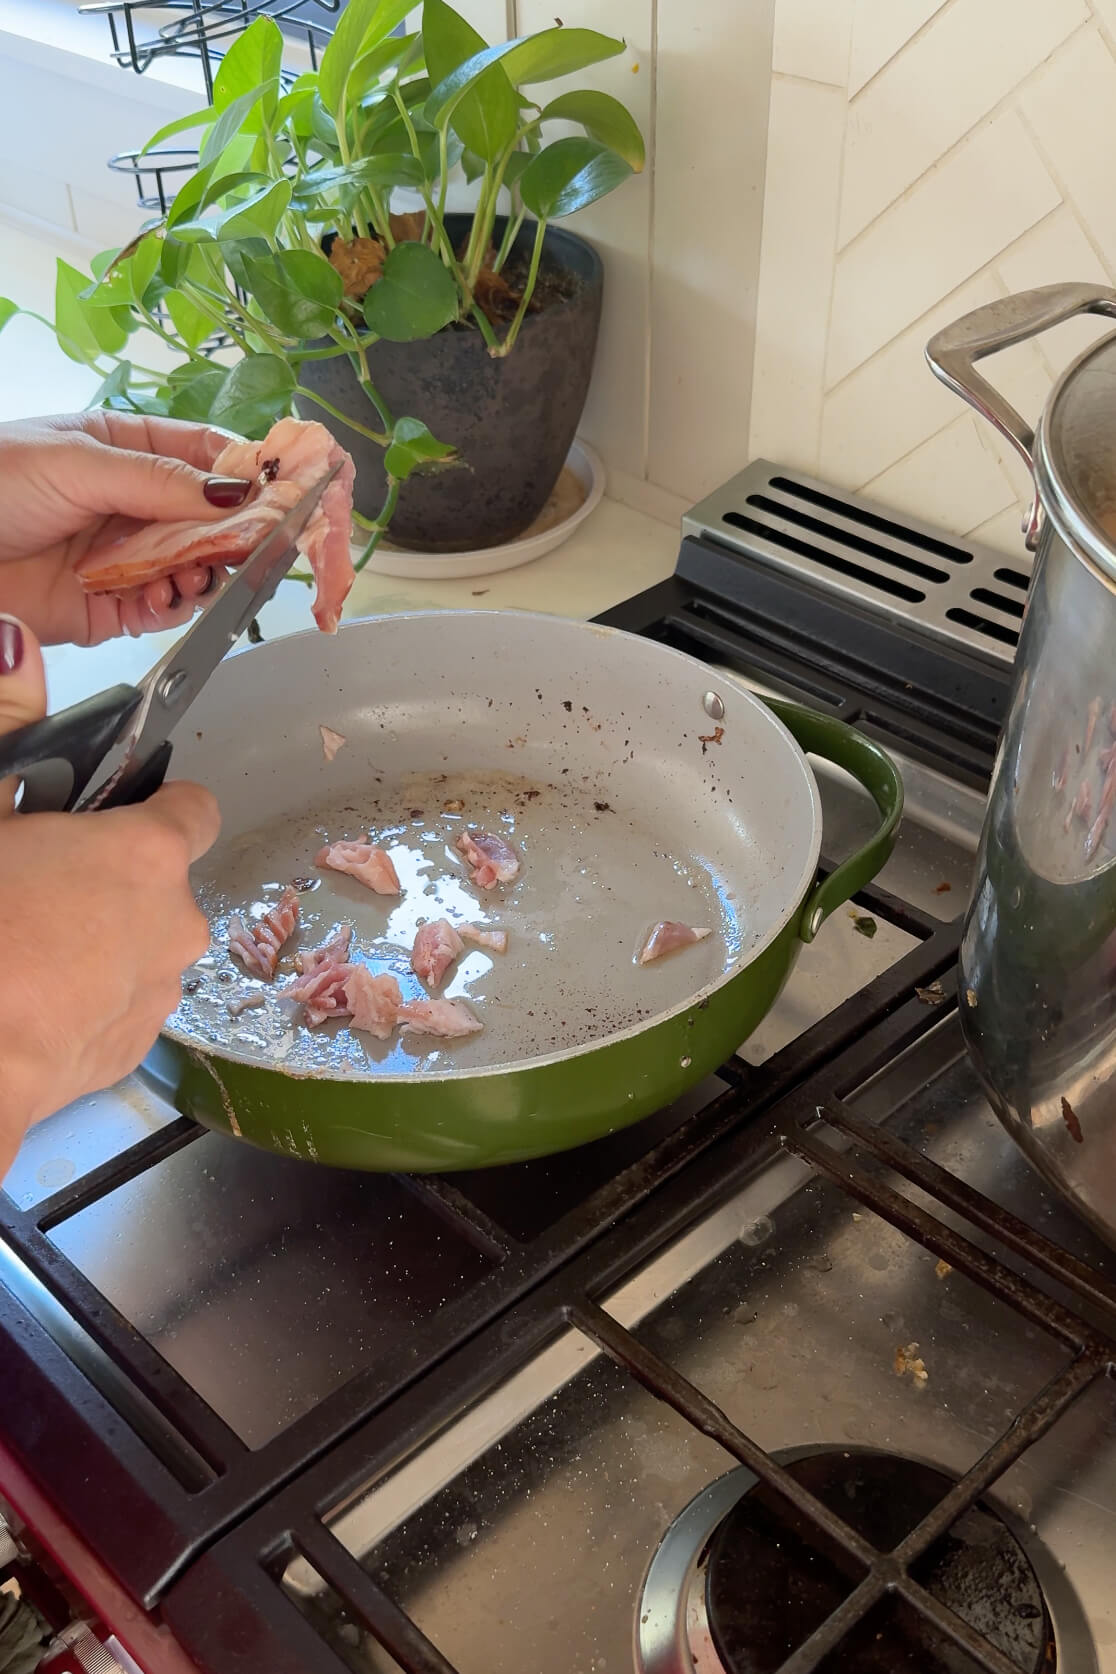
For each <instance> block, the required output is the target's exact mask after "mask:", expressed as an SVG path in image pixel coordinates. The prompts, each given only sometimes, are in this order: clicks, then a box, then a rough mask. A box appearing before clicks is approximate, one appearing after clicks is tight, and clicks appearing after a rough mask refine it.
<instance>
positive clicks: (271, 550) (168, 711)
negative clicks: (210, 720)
mask: <svg viewBox="0 0 1116 1674" xmlns="http://www.w3.org/2000/svg"><path fill="white" fill-rule="evenodd" d="M340 469H341V465H340V462H338V464H336V465H334V466H333V467H332V469H331V470H329V471H327V472H326V474H325V476H324V477H322V478H321V479H320V480H319V481H318V482H316V483H315V484H314V486H313V488H311V489H309V490H308V491H307V492H306V493H305V494H304V495H303V496H302V499H301V500H299V502H298V504H297V505H295V506H292V507H291V509H290V511H289V512H287V513H286V515H285V516H284V517H283V518H282V519H281V520H280V521H279V522H278V523H277V524H276V525H275V527H274V528H273V529H271V530H269V531H268V533H267V534H266V535H265V536H264V538H263V540H262V541H260V543H259V545H258V546H257V547H256V548H255V549H254V551H253V552H251V553H250V554H249V556H248V557H247V558H246V559H245V560H244V562H243V563H242V564H239V565H238V566H237V568H236V569H235V570H233V571H232V572H231V573H230V574H229V575H228V576H226V578H225V580H224V581H223V582H222V583H221V586H220V587H219V588H218V590H217V593H216V594H215V595H214V597H213V600H212V602H211V603H210V604H208V605H207V606H206V608H205V610H204V612H203V613H202V615H201V616H199V617H198V619H197V621H195V622H194V623H193V625H192V626H191V627H190V628H189V629H188V630H187V632H186V633H185V634H183V636H182V638H181V639H180V640H178V641H177V642H176V643H175V644H174V645H172V646H171V648H170V650H169V651H168V652H167V653H166V655H165V656H164V657H161V658H160V660H159V661H158V662H157V663H156V664H155V667H154V668H153V669H152V670H151V672H150V673H149V674H148V675H146V676H145V677H144V679H143V680H142V681H141V683H140V690H141V691H142V693H143V700H142V702H141V703H140V705H139V707H138V709H137V710H136V713H135V716H134V717H133V719H132V722H131V724H130V726H129V727H128V730H127V733H126V734H125V736H124V737H123V738H122V739H121V741H120V749H119V753H118V756H117V760H118V765H117V767H116V769H115V771H114V772H113V773H112V775H111V783H112V785H113V786H115V785H117V784H118V783H119V782H120V781H121V779H122V778H125V777H131V776H132V775H133V774H134V773H138V772H140V771H141V770H142V769H143V767H144V766H145V764H146V763H147V762H148V761H149V760H150V759H151V758H152V757H153V756H154V755H155V753H156V752H157V751H158V750H160V749H161V748H162V746H163V745H164V744H165V743H166V741H167V739H168V738H169V737H170V734H171V733H172V732H173V730H174V728H175V727H176V726H177V724H178V722H179V721H180V720H181V719H182V716H183V715H184V714H185V713H186V711H187V709H189V707H190V705H191V704H192V703H193V701H194V699H195V698H196V697H197V695H198V693H199V692H200V691H201V689H202V687H203V686H204V685H205V683H206V681H207V680H208V679H209V677H210V675H211V674H212V673H213V670H214V669H215V668H216V667H217V665H218V663H220V662H221V660H222V658H223V657H224V656H225V654H226V652H228V651H229V649H230V648H231V647H232V646H233V645H235V643H236V641H237V640H238V639H239V638H240V636H241V634H242V633H243V632H244V630H245V629H246V628H247V626H248V624H249V623H250V622H251V621H252V619H253V617H255V616H256V615H257V613H258V612H259V611H260V610H261V609H262V608H263V606H264V605H265V604H266V603H267V602H268V600H269V599H270V598H271V597H272V595H273V594H274V593H275V591H276V589H277V588H278V586H279V583H280V582H281V581H282V580H283V577H284V576H285V575H286V573H287V571H288V570H289V569H290V567H291V564H292V563H293V562H294V559H295V555H296V548H295V543H296V541H297V540H298V537H299V535H301V534H302V531H303V530H304V529H305V527H306V525H307V524H308V523H309V521H310V519H311V517H312V516H313V514H314V512H315V510H316V508H317V506H318V502H319V501H320V500H321V497H322V495H323V494H324V493H325V491H326V489H327V488H328V487H329V485H330V483H331V482H332V481H333V479H334V477H335V476H336V475H337V473H338V471H339V470H340ZM114 753H116V752H114ZM107 788H108V787H107V785H104V784H102V786H101V788H100V790H99V791H98V792H97V793H96V794H95V796H94V798H93V805H96V803H97V802H98V801H99V800H100V799H101V797H102V796H103V795H104V793H105V790H106V789H107ZM85 805H86V806H89V805H90V804H89V803H86V804H85Z"/></svg>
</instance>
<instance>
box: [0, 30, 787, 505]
mask: <svg viewBox="0 0 1116 1674" xmlns="http://www.w3.org/2000/svg"><path fill="white" fill-rule="evenodd" d="M457 3H458V6H459V9H460V10H461V11H463V12H464V13H465V14H466V15H467V16H468V17H469V18H470V20H471V21H472V22H473V23H474V25H475V26H476V27H477V28H478V29H479V30H480V31H481V33H482V34H484V35H485V37H486V38H487V39H488V40H490V41H495V40H498V39H502V38H504V37H505V36H506V35H507V34H508V33H509V32H510V33H512V34H515V33H525V32H528V31H531V30H535V29H540V28H545V27H549V26H550V25H551V24H552V23H553V21H554V17H555V15H556V13H557V14H558V15H560V16H561V18H562V20H563V22H564V23H566V24H568V25H575V24H582V25H586V26H592V27H595V28H599V29H604V30H608V31H610V32H612V33H614V34H616V35H619V36H622V37H623V38H624V39H625V40H626V42H627V43H628V51H627V52H626V53H625V55H624V56H623V57H621V58H618V59H615V60H613V61H612V62H610V63H606V64H602V65H600V66H597V67H596V68H594V69H593V70H591V71H589V72H587V73H586V75H585V76H584V77H583V78H581V79H583V80H584V81H585V82H586V83H588V84H590V85H593V86H596V87H601V88H603V89H605V90H606V91H609V92H611V93H614V94H615V95H616V96H618V97H619V98H621V99H623V100H624V102H625V103H626V104H628V106H629V108H631V109H632V110H633V112H634V114H635V116H636V118H637V120H638V121H639V123H640V126H641V128H642V129H643V132H644V136H645V138H646V141H647V146H648V168H647V170H646V172H645V173H644V175H642V176H641V177H639V178H637V179H635V180H632V181H629V182H628V183H627V184H626V185H625V186H624V187H622V188H621V189H620V190H619V191H618V192H616V193H615V194H613V195H612V196H611V197H609V198H607V199H605V200H603V201H602V202H601V203H599V204H597V205H594V206H593V207H592V208H591V209H589V210H587V211H585V212H583V213H582V214H581V215H580V216H577V217H575V218H574V219H573V220H572V221H571V222H570V223H569V224H570V225H571V226H572V227H574V229H575V230H577V231H580V232H582V233H583V234H584V235H585V236H586V237H588V238H590V239H591V240H592V241H593V242H594V243H595V244H596V245H597V246H598V247H599V248H600V250H601V251H602V253H603V255H604V258H605V263H606V275H607V277H606V292H605V305H604V319H603V324H602V332H601V340H600V348H599V351H598V361H597V369H596V375H595V378H594V382H593V388H592V391H591V393H590V397H589V403H588V407H587V410H586V414H585V420H584V424H583V426H582V431H583V434H584V435H585V436H586V438H587V439H588V440H589V441H590V442H591V443H592V444H593V445H594V446H596V447H597V448H598V449H599V450H600V452H601V453H602V454H603V456H604V458H605V462H606V464H607V466H608V468H609V486H610V491H611V492H612V493H613V494H614V495H615V496H616V497H618V498H621V499H625V500H628V501H629V502H630V503H633V504H635V505H637V506H640V507H641V508H643V509H647V510H654V511H658V512H659V513H661V514H662V515H665V516H667V517H669V518H672V519H673V518H675V517H677V515H678V514H679V512H680V510H681V509H682V508H683V506H684V504H687V503H689V502H691V501H693V500H694V499H697V498H700V497H701V496H702V495H704V494H705V493H707V492H708V491H709V490H710V489H711V488H713V487H715V486H716V485H717V484H718V483H719V482H721V481H723V480H724V478H725V477H726V476H729V475H731V474H732V473H733V472H734V471H736V470H739V469H740V468H741V466H742V465H743V464H744V463H745V462H746V459H747V449H748V425H749V404H750V399H751V388H752V357H753V325H754V319H755V297H756V287H757V283H758V274H759V243H760V223H761V217H762V210H763V177H764V152H765V148H766V144H767V101H768V92H769V88H770V69H771V28H772V18H773V14H774V6H775V0H686V3H684V0H457ZM52 12H53V13H54V14H56V15H55V16H54V17H53V19H52V22H51V25H50V28H48V27H46V25H45V23H44V20H45V19H47V18H48V16H49V15H50V14H51V13H52ZM63 13H65V14H66V15H65V17H64V18H63V15H62V14H63ZM21 18H22V21H21ZM63 24H64V25H65V31H66V33H65V39H66V42H67V47H68V50H66V51H63V50H62V49H61V48H60V47H58V46H47V45H42V44H40V45H39V46H37V47H32V46H30V45H29V44H28V42H27V41H26V39H24V38H23V37H25V36H26V35H27V34H29V33H37V34H38V35H39V37H40V40H41V41H42V40H47V39H51V38H53V39H54V40H59V39H62V38H63V37H62V34H61V33H60V31H61V30H62V27H63ZM5 27H6V28H7V30H8V34H7V35H6V36H5V35H4V33H3V32H2V31H3V29H4V28H5ZM52 30H53V31H54V34H53V36H52V34H51V31H52ZM79 31H80V37H79ZM91 31H92V33H91ZM17 34H18V36H19V37H20V38H19V39H17ZM107 49H108V40H107V32H106V26H105V23H104V21H103V19H96V18H80V19H76V18H75V15H74V11H73V7H72V5H71V4H70V3H69V0H0V214H2V213H3V210H4V206H5V205H7V206H8V208H9V211H11V210H14V211H16V212H18V213H22V214H23V215H31V216H34V217H38V218H40V219H41V220H42V221H44V222H46V223H49V224H50V225H51V226H56V227H60V228H62V229H64V230H65V231H66V232H68V233H69V234H70V235H71V236H76V237H77V238H78V239H84V238H88V239H90V240H92V242H93V244H94V246H95V247H97V248H101V247H104V246H106V245H109V244H114V243H119V242H122V241H123V240H124V239H125V238H127V237H128V236H129V235H130V232H131V230H132V229H133V228H134V224H135V220H136V218H137V212H136V210H135V209H134V207H133V201H134V200H133V197H132V190H131V186H130V183H129V182H128V181H126V180H123V179H120V178H114V177H113V176H112V175H110V174H109V173H108V172H107V171H106V170H105V168H104V166H103V159H104V158H105V157H106V156H107V155H108V154H109V153H110V152H112V151H115V150H120V149H123V148H124V147H126V146H129V145H135V144H137V143H141V142H142V141H143V140H144V139H145V138H146V137H147V135H148V134H149V133H150V132H151V131H152V130H153V129H154V128H155V127H157V126H158V125H159V124H160V122H161V121H162V120H164V119H165V117H166V116H167V115H172V114H177V113H178V112H179V111H182V110H188V109H191V108H193V107H194V106H195V105H196V104H198V103H200V99H198V98H197V97H196V96H195V95H192V94H191V93H189V92H187V91H184V89H183V88H182V86H171V85H167V84H166V83H165V82H164V81H161V80H156V79H154V73H153V72H149V73H148V75H145V76H143V77H136V76H134V75H132V74H131V73H130V72H125V71H122V70H118V69H115V68H112V67H110V66H108V65H107V64H105V63H104V61H103V60H104V58H105V56H106V55H107ZM90 54H91V55H92V56H88V55H90ZM164 72H165V66H164V67H161V68H160V69H159V72H158V73H159V74H160V75H162V74H164ZM178 75H179V79H180V80H181V79H183V75H182V70H181V68H179V71H178ZM187 79H188V77H187ZM559 90H560V89H559V87H558V86H557V85H555V87H554V89H553V91H554V92H557V91H559ZM548 91H549V89H548ZM32 135H33V136H34V140H33V144H32V143H30V136H32ZM2 236H3V235H2V232H0V237H2ZM43 302H44V305H46V304H49V297H44V299H43ZM46 311H49V307H47V309H46ZM0 363H2V347H0Z"/></svg>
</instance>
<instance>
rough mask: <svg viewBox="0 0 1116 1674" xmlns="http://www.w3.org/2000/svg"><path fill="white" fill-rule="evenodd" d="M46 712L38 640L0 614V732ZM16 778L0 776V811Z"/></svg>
mask: <svg viewBox="0 0 1116 1674" xmlns="http://www.w3.org/2000/svg"><path fill="white" fill-rule="evenodd" d="M45 714H46V675H45V673H44V672H43V654H42V652H41V651H40V650H39V642H38V640H37V639H36V638H35V636H34V634H33V633H32V632H31V631H30V629H29V628H25V627H24V625H23V623H22V622H17V621H16V619H15V617H14V616H0V733H6V732H15V731H16V730H17V728H19V727H23V726H26V725H27V723H28V722H29V721H40V720H42V718H43V716H44V715H45ZM15 792H16V781H15V780H13V779H3V780H0V815H3V814H10V813H11V811H12V808H13V806H14V802H15Z"/></svg>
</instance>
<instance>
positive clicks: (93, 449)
mask: <svg viewBox="0 0 1116 1674" xmlns="http://www.w3.org/2000/svg"><path fill="white" fill-rule="evenodd" d="M78 458H80V462H81V470H82V473H83V475H82V481H81V491H80V498H81V503H82V505H83V506H86V507H88V509H89V510H90V511H91V512H94V513H97V512H100V513H104V514H105V515H111V514H113V513H119V514H120V515H122V516H124V517H134V518H136V519H137V520H138V521H139V522H140V523H155V522H161V523H167V522H179V521H183V522H185V521H191V522H193V521H196V520H201V519H205V518H211V517H221V516H227V514H228V512H229V511H230V510H231V509H232V508H233V507H235V506H239V505H242V504H243V503H244V501H245V500H246V499H247V498H248V494H249V492H250V490H251V487H252V485H251V483H250V482H249V481H248V480H247V479H244V478H241V477H215V476H211V475H210V473H209V472H207V471H199V470H197V469H196V468H195V467H194V466H193V465H188V464H187V463H186V461H185V460H184V459H171V458H168V457H167V456H166V455H164V454H160V453H140V452H138V451H136V450H134V449H132V448H113V447H105V446H104V445H103V444H100V443H91V444H90V446H89V447H88V448H86V449H84V450H83V452H82V453H81V454H80V455H79V456H78Z"/></svg>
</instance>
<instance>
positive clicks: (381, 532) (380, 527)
mask: <svg viewBox="0 0 1116 1674" xmlns="http://www.w3.org/2000/svg"><path fill="white" fill-rule="evenodd" d="M387 482H388V491H387V496H386V498H385V500H384V503H383V505H382V506H381V507H380V515H379V517H378V518H377V519H376V521H375V523H373V524H370V525H369V524H366V525H365V526H366V527H368V528H371V531H372V533H371V534H370V535H369V537H368V544H367V546H366V547H365V548H364V551H363V552H362V553H361V555H360V557H359V558H358V559H357V561H356V563H355V564H354V565H353V570H354V571H355V573H356V574H357V575H359V574H360V572H361V570H362V569H363V568H364V566H365V564H367V562H368V560H369V559H370V558H371V556H372V554H373V553H374V552H375V550H376V548H377V547H378V546H379V544H380V542H381V541H382V540H383V538H384V536H385V534H386V533H387V529H388V525H389V523H390V522H391V520H392V518H393V517H394V516H395V507H396V504H397V502H398V500H399V479H398V478H397V477H389V478H388V480H387ZM362 521H363V520H362Z"/></svg>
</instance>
